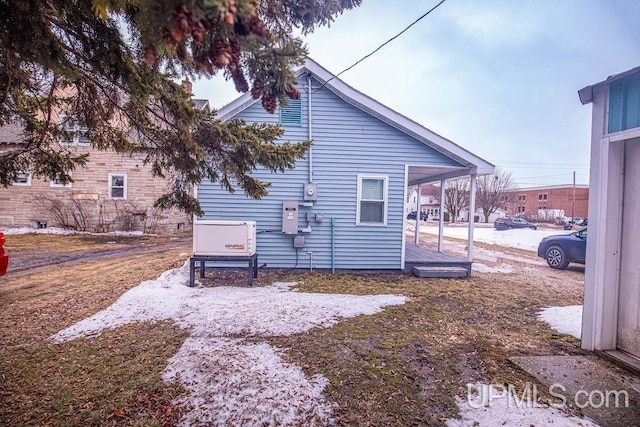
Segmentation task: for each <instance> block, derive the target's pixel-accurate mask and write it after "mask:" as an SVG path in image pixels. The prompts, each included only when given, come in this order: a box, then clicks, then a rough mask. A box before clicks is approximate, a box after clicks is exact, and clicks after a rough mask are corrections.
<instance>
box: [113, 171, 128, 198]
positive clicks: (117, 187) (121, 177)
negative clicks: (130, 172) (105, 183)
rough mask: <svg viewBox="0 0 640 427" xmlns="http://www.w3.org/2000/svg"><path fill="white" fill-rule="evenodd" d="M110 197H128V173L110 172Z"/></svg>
mask: <svg viewBox="0 0 640 427" xmlns="http://www.w3.org/2000/svg"><path fill="white" fill-rule="evenodd" d="M109 198H110V199H126V198H127V175H126V174H123V173H110V174H109Z"/></svg>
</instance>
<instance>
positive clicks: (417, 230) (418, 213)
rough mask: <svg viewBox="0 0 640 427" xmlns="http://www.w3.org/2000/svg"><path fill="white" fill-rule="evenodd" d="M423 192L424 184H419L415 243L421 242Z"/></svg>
mask: <svg viewBox="0 0 640 427" xmlns="http://www.w3.org/2000/svg"><path fill="white" fill-rule="evenodd" d="M421 194H422V184H418V197H417V198H416V226H415V233H414V234H415V243H416V245H419V244H420V195H421Z"/></svg>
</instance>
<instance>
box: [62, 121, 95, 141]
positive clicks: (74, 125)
mask: <svg viewBox="0 0 640 427" xmlns="http://www.w3.org/2000/svg"><path fill="white" fill-rule="evenodd" d="M60 125H61V126H62V128H63V130H64V131H65V132H66V133H67V134H66V135H65V136H63V137H62V139H61V142H62V143H63V144H82V145H88V144H90V141H89V137H88V136H87V135H88V133H89V128H88V127H86V126H84V125H83V124H81V123H80V122H79V121H78V120H75V119H73V118H71V117H68V116H60Z"/></svg>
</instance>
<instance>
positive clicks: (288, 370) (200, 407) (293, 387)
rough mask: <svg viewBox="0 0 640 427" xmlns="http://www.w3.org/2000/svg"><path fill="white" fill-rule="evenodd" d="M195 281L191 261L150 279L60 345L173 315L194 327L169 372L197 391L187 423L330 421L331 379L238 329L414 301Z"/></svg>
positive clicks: (293, 328) (274, 329)
mask: <svg viewBox="0 0 640 427" xmlns="http://www.w3.org/2000/svg"><path fill="white" fill-rule="evenodd" d="M188 282H189V265H188V263H186V264H185V265H184V266H183V267H181V268H177V269H173V270H169V271H166V272H165V273H163V274H162V275H161V276H160V277H159V278H158V279H156V280H150V281H146V282H143V283H141V284H140V285H138V286H137V287H135V288H133V289H131V290H129V291H128V292H126V293H125V294H124V295H122V296H121V297H120V299H118V300H117V301H116V302H115V303H114V304H113V305H111V306H110V307H108V308H106V309H105V310H103V311H101V312H98V313H96V314H95V315H93V316H91V317H89V318H87V319H84V320H82V321H80V322H78V323H76V324H75V325H72V326H70V327H68V328H66V329H63V330H62V331H60V332H58V333H57V334H55V335H53V336H52V337H51V339H52V340H53V341H54V342H60V341H66V340H71V339H74V338H76V337H81V336H90V335H95V334H99V333H100V332H101V331H102V330H103V329H105V328H115V327H117V326H119V325H123V324H126V323H132V322H135V321H147V320H149V321H153V320H162V319H172V320H174V321H175V322H176V323H177V324H178V325H180V326H182V327H184V328H187V329H189V330H190V332H191V334H190V337H189V338H188V339H187V340H186V341H185V342H184V344H183V345H182V347H181V348H180V349H179V351H178V353H177V354H176V355H175V356H174V357H173V358H172V359H171V360H170V361H169V365H168V366H167V368H166V371H165V373H164V378H165V379H166V380H167V381H172V380H179V381H181V382H182V383H183V384H184V385H185V387H186V388H187V389H188V390H189V396H188V397H187V398H186V400H182V401H178V402H177V403H178V404H188V405H192V406H193V407H194V408H196V410H194V411H192V412H189V413H188V414H187V415H186V417H185V419H184V420H183V423H184V425H194V424H197V425H230V424H231V425H310V424H313V423H314V421H315V422H318V423H320V424H324V425H326V424H331V423H332V420H331V404H330V403H329V402H327V400H326V399H325V398H324V396H323V395H322V390H323V389H324V387H325V385H326V382H327V380H326V379H325V378H324V377H322V376H321V375H315V376H313V377H312V378H307V377H306V376H305V375H304V373H303V372H302V370H301V369H300V368H299V367H297V366H295V365H291V364H288V363H286V362H285V361H284V360H283V359H282V357H280V355H279V353H278V350H277V349H275V348H273V347H271V346H270V345H268V344H267V343H264V342H258V343H256V342H253V341H254V340H252V342H248V341H246V340H244V339H242V338H238V335H251V336H253V337H259V336H279V335H291V334H296V333H301V332H305V331H308V330H309V329H311V328H314V327H329V326H332V325H334V324H336V323H337V322H338V321H339V320H340V319H342V318H347V317H353V316H358V315H363V314H374V313H377V312H379V311H381V310H382V308H383V307H385V306H389V305H398V304H404V303H405V302H406V298H405V297H404V296H399V295H365V296H357V295H336V294H311V293H303V292H296V291H295V290H294V289H292V287H293V286H294V285H295V284H294V283H275V284H273V285H271V286H266V287H260V288H258V287H257V288H240V287H215V288H202V287H200V288H190V287H188V286H187V284H188Z"/></svg>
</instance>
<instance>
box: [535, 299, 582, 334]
mask: <svg viewBox="0 0 640 427" xmlns="http://www.w3.org/2000/svg"><path fill="white" fill-rule="evenodd" d="M538 318H539V319H540V320H542V321H544V322H547V323H548V324H549V326H551V328H552V329H555V330H556V331H558V332H560V333H561V334H567V335H573V336H574V337H576V338H580V335H581V333H582V306H581V305H569V306H566V307H547V308H544V309H542V310H541V311H540V312H539V313H538Z"/></svg>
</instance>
